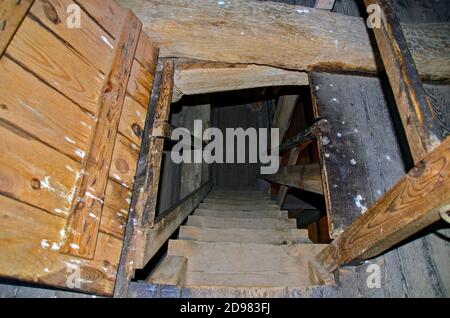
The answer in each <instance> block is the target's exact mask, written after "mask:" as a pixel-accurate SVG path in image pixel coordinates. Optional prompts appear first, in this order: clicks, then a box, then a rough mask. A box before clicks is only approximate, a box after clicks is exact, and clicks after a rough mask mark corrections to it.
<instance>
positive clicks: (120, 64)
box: [63, 11, 142, 258]
mask: <svg viewBox="0 0 450 318" xmlns="http://www.w3.org/2000/svg"><path fill="white" fill-rule="evenodd" d="M121 25H122V31H121V34H120V36H119V38H118V39H117V43H116V49H115V51H114V58H113V61H112V65H111V69H110V71H109V73H108V76H107V79H106V82H105V85H104V87H103V89H102V93H101V95H100V99H99V101H98V103H99V116H98V121H97V124H96V127H95V129H94V131H93V137H92V141H91V145H90V148H89V151H88V153H87V158H86V161H85V166H84V169H83V170H84V171H85V175H84V176H83V178H82V181H81V183H80V187H79V190H78V192H77V199H76V200H75V202H74V206H73V210H72V212H71V215H70V220H69V223H68V231H67V235H68V237H67V239H66V242H65V245H64V247H63V250H64V252H66V253H69V254H73V255H78V256H82V257H86V258H92V256H93V254H94V251H95V246H96V241H97V236H98V230H99V227H100V218H101V211H102V206H103V200H104V194H105V189H106V184H107V181H108V173H109V166H110V163H111V159H112V155H113V150H114V143H115V139H116V134H117V128H118V125H119V120H120V115H121V111H122V106H123V102H124V98H125V94H126V87H127V84H128V77H129V75H130V71H131V67H132V63H133V61H134V54H135V51H136V47H137V42H138V40H139V35H140V32H141V27H142V25H141V23H140V22H139V20H138V19H137V18H136V17H135V16H134V15H133V14H132V13H131V12H130V11H129V12H128V14H127V15H126V17H125V18H124V19H123V21H122V23H121ZM78 197H79V199H78ZM92 215H93V216H94V217H93V216H92ZM73 247H75V248H73Z"/></svg>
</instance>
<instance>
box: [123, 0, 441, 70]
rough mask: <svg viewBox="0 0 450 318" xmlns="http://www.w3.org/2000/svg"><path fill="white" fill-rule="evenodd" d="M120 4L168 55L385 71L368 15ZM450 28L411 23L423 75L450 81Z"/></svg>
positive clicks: (232, 5)
mask: <svg viewBox="0 0 450 318" xmlns="http://www.w3.org/2000/svg"><path fill="white" fill-rule="evenodd" d="M119 3H120V4H122V5H123V6H125V7H128V8H130V9H132V10H133V11H134V12H136V14H137V15H138V16H139V18H140V19H141V20H142V21H143V24H144V31H145V32H146V33H147V34H148V35H149V36H150V37H151V38H152V39H154V40H155V42H156V44H157V45H158V46H160V48H161V56H164V57H181V58H192V59H201V60H206V61H221V62H229V63H249V64H259V65H267V66H275V67H281V68H286V69H291V70H300V71H305V70H311V69H313V68H319V67H320V68H328V69H334V70H347V71H363V72H372V73H373V72H376V71H377V62H376V56H375V55H374V53H373V49H372V45H371V42H370V39H369V35H368V30H367V27H366V21H365V20H363V19H361V18H356V17H349V16H342V15H337V14H333V13H330V12H325V11H324V10H315V9H311V8H305V7H293V6H291V5H285V4H278V3H271V2H254V1H233V2H225V3H224V4H223V5H221V4H220V3H218V2H217V1H208V0H202V1H195V2H190V3H189V4H186V3H185V2H182V1H181V0H170V1H167V0H164V1H163V0H151V1H145V0H119ZM449 28H450V26H449V25H448V24H432V25H426V26H424V25H404V30H405V35H406V38H407V41H408V44H409V46H410V48H411V53H412V56H413V58H414V61H415V63H416V65H417V67H418V70H419V73H420V74H421V76H422V77H425V78H429V79H448V78H450V66H448V63H447V61H448V56H449V45H448V43H449V34H450V32H449V31H450V30H449ZM205 30H208V36H205ZM268 35H269V36H268ZM270 35H273V36H270ZM305 43H308V45H305ZM299 56H301V58H298V57H299Z"/></svg>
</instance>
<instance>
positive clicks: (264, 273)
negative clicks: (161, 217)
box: [168, 240, 334, 287]
mask: <svg viewBox="0 0 450 318" xmlns="http://www.w3.org/2000/svg"><path fill="white" fill-rule="evenodd" d="M324 247H325V245H319V244H296V245H270V244H251V243H220V242H217V243H214V242H196V241H189V240H171V241H169V251H168V254H169V255H174V256H182V257H186V258H187V259H188V266H187V273H186V284H185V285H186V286H196V285H197V286H205V285H210V286H234V287H239V286H258V287H287V286H291V287H292V286H308V285H310V284H313V285H319V284H325V283H326V282H328V283H333V282H334V279H333V278H332V276H331V275H328V277H326V279H324V280H322V279H320V277H318V276H317V274H316V273H315V268H314V266H313V265H312V264H310V256H311V255H314V254H316V253H319V252H320V251H321V250H323V248H324ZM267 255H270V256H271V257H269V258H268V257H267Z"/></svg>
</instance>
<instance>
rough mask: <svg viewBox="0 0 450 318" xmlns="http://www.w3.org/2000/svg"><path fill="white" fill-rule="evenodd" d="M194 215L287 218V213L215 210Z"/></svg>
mask: <svg viewBox="0 0 450 318" xmlns="http://www.w3.org/2000/svg"><path fill="white" fill-rule="evenodd" d="M194 215H199V216H213V217H233V218H239V217H242V218H249V219H250V218H255V219H257V218H275V219H278V218H287V217H288V212H287V211H270V210H269V211H267V210H260V211H245V210H238V209H236V210H213V209H196V210H195V212H194Z"/></svg>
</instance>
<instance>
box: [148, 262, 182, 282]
mask: <svg viewBox="0 0 450 318" xmlns="http://www.w3.org/2000/svg"><path fill="white" fill-rule="evenodd" d="M186 264H187V259H186V258H185V257H183V256H174V255H166V257H164V259H163V261H162V262H161V263H160V264H158V266H157V268H156V270H155V271H154V272H153V273H152V274H151V275H150V276H149V277H148V278H147V282H148V283H152V284H161V285H183V284H184V277H185V274H186Z"/></svg>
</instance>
